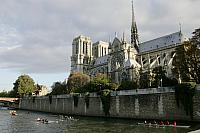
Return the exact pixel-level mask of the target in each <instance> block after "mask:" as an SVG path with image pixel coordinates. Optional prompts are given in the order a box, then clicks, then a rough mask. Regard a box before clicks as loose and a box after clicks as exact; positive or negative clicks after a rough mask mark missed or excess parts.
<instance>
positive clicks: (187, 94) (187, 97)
mask: <svg viewBox="0 0 200 133" xmlns="http://www.w3.org/2000/svg"><path fill="white" fill-rule="evenodd" d="M195 88H196V83H194V82H184V83H181V84H179V85H177V86H176V88H175V97H176V102H177V106H178V107H179V106H180V103H181V104H182V105H183V107H184V110H185V112H186V115H190V117H191V119H193V96H194V94H195Z"/></svg>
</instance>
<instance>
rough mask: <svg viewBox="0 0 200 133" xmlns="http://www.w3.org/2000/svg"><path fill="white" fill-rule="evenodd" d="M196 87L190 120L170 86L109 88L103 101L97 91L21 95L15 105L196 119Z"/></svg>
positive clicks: (199, 112)
mask: <svg viewBox="0 0 200 133" xmlns="http://www.w3.org/2000/svg"><path fill="white" fill-rule="evenodd" d="M199 88H200V87H199V86H197V91H196V92H195V95H194V97H193V106H192V107H193V114H192V115H193V120H192V119H191V116H190V115H186V111H185V110H184V107H183V106H182V105H181V104H180V105H179V106H177V101H176V98H175V91H174V89H173V88H170V87H162V88H150V89H138V90H124V91H113V92H111V94H110V98H109V100H108V101H107V104H105V103H104V102H102V98H101V96H100V95H98V94H97V93H90V94H89V95H85V94H78V95H77V94H74V95H73V94H72V95H57V96H43V97H24V98H22V99H20V104H19V108H20V109H25V110H33V111H41V112H49V113H55V114H66V115H79V116H97V117H99V116H100V117H113V118H131V119H152V120H171V121H172V120H179V121H198V122H199V121H200V100H199V99H200V89H199Z"/></svg>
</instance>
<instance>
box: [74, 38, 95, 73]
mask: <svg viewBox="0 0 200 133" xmlns="http://www.w3.org/2000/svg"><path fill="white" fill-rule="evenodd" d="M91 60H92V42H91V39H90V37H86V36H82V35H80V36H78V37H77V38H75V39H74V40H73V43H72V56H71V73H73V72H81V73H87V70H88V66H89V64H90V62H91Z"/></svg>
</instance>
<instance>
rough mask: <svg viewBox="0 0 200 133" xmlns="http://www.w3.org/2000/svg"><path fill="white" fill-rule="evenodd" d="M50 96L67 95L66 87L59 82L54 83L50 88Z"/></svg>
mask: <svg viewBox="0 0 200 133" xmlns="http://www.w3.org/2000/svg"><path fill="white" fill-rule="evenodd" d="M51 88H52V92H51V95H60V94H66V93H67V86H66V85H65V84H63V83H61V82H55V83H54V84H53V85H52V86H51Z"/></svg>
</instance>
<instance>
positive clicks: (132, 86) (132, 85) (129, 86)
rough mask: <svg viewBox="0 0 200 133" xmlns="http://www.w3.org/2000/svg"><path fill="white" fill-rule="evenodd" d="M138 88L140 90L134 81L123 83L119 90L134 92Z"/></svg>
mask: <svg viewBox="0 0 200 133" xmlns="http://www.w3.org/2000/svg"><path fill="white" fill-rule="evenodd" d="M137 88H138V85H137V83H136V82H134V81H122V82H121V84H120V86H119V88H118V89H117V90H133V89H137Z"/></svg>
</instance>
